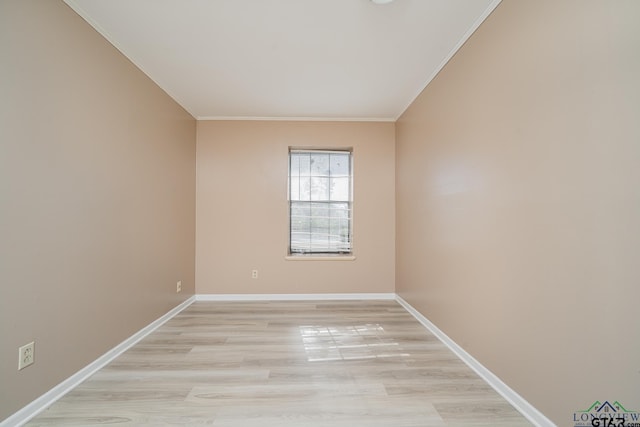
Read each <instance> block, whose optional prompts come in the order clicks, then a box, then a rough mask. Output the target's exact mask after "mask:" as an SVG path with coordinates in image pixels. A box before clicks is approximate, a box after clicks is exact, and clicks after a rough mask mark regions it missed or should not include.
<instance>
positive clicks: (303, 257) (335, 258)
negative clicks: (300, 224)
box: [284, 255, 356, 261]
mask: <svg viewBox="0 0 640 427" xmlns="http://www.w3.org/2000/svg"><path fill="white" fill-rule="evenodd" d="M284 259H286V260H287V261H355V259H356V257H355V256H354V255H287V256H285V257H284Z"/></svg>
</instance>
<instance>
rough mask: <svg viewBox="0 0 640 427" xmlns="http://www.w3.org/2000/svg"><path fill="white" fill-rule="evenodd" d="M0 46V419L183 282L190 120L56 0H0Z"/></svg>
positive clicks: (129, 329)
mask: <svg viewBox="0 0 640 427" xmlns="http://www.w3.org/2000/svg"><path fill="white" fill-rule="evenodd" d="M0 58H1V59H0V271H2V284H1V285H0V420H2V419H4V418H5V417H7V416H8V415H10V414H11V413H13V412H14V411H16V410H18V409H20V408H21V407H22V406H23V405H25V404H27V403H29V402H30V401H31V400H33V399H35V398H36V397H38V396H39V395H41V394H42V393H44V392H46V391H47V390H49V389H50V388H51V387H53V386H54V385H56V384H57V383H59V382H60V381H62V380H64V379H66V378H67V377H68V376H70V375H71V374H73V373H75V372H76V371H78V370H79V369H81V368H82V367H84V366H85V365H86V364H88V363H90V362H92V361H93V360H95V359H96V358H97V357H99V356H100V355H101V354H103V353H104V352H105V351H107V350H109V349H111V348H112V347H114V346H115V345H117V344H118V343H119V342H121V341H122V340H124V339H125V338H127V337H128V336H130V335H131V334H132V333H134V332H136V331H137V330H139V329H140V328H142V327H144V326H146V325H147V324H149V323H150V322H152V321H153V320H155V319H156V318H158V317H159V316H161V315H162V314H164V313H166V312H167V311H168V310H170V309H171V308H172V307H174V306H176V305H177V304H179V303H180V302H181V301H183V300H184V299H185V298H187V297H188V296H189V295H191V294H193V292H194V282H195V280H194V264H195V262H194V260H195V255H194V250H195V236H194V234H195V132H196V126H195V120H194V119H193V118H192V117H191V116H190V115H189V114H187V113H186V112H185V111H184V110H183V109H182V108H180V107H179V106H178V105H177V104H176V103H175V102H173V101H172V100H171V99H170V98H169V97H168V96H167V95H166V94H165V93H164V92H162V91H161V90H160V89H158V87H157V86H155V85H154V84H153V83H152V82H151V81H150V80H149V78H147V77H146V76H145V75H144V74H143V73H142V72H140V71H139V70H138V69H137V68H136V67H134V66H133V65H132V64H131V63H130V62H129V61H127V60H126V59H125V58H124V57H123V56H122V55H121V54H119V53H118V52H117V51H116V50H115V49H114V48H113V46H111V45H110V44H109V43H108V42H107V41H105V40H104V39H103V38H102V37H101V36H100V35H98V34H97V33H96V32H95V31H94V30H93V29H92V28H91V27H90V26H89V25H87V24H86V23H85V22H84V21H83V20H82V19H81V18H80V17H78V16H77V15H76V14H75V13H74V12H73V11H72V10H71V9H69V8H68V7H67V6H66V5H65V4H64V3H62V2H61V1H50V0H40V1H37V0H26V1H25V0H3V1H1V2H0ZM180 279H182V281H183V287H184V292H183V293H182V294H180V295H177V294H176V293H175V287H176V281H177V280H180ZM32 340H35V342H36V347H35V348H36V362H35V364H34V365H32V366H30V367H28V368H26V369H24V370H22V371H18V370H17V349H18V347H19V346H21V345H23V344H26V343H27V342H30V341H32Z"/></svg>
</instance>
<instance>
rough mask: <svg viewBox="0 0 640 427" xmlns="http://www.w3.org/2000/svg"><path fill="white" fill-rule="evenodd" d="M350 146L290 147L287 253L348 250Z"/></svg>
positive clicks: (337, 252)
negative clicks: (331, 148) (322, 148)
mask: <svg viewBox="0 0 640 427" xmlns="http://www.w3.org/2000/svg"><path fill="white" fill-rule="evenodd" d="M351 157H352V153H351V150H350V149H349V150H344V151H338V150H294V149H290V150H289V253H290V254H291V255H298V254H300V255H301V254H319V255H323V254H351V229H352V224H351V218H352V216H351V205H352V201H353V197H352V183H351V181H352V170H351V169H352V167H351V163H352V162H351Z"/></svg>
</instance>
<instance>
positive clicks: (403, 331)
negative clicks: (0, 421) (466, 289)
mask: <svg viewBox="0 0 640 427" xmlns="http://www.w3.org/2000/svg"><path fill="white" fill-rule="evenodd" d="M104 424H110V425H111V424H114V425H153V426H162V425H188V426H202V425H209V426H243V427H245V426H246V427H252V426H259V427H269V426H278V427H281V426H305V427H307V426H310V427H316V426H335V427H369V426H378V427H382V426H384V427H409V426H411V427H413V426H493V427H499V426H509V427H515V426H525V425H527V426H528V425H530V423H528V422H527V420H526V419H525V418H524V417H522V416H521V415H520V414H519V413H518V412H517V411H516V410H515V409H513V407H512V406H510V405H509V404H508V403H507V402H506V401H505V400H504V399H502V398H501V397H500V396H499V395H498V394H497V393H496V392H495V391H493V389H491V388H490V387H489V386H488V385H487V384H486V383H485V382H484V381H483V380H482V379H480V378H479V377H478V376H477V375H476V374H475V373H474V372H473V371H471V369H469V368H468V367H467V366H466V365H465V364H464V363H462V362H461V361H460V360H459V359H457V358H456V356H455V355H454V354H453V353H451V352H450V351H449V350H448V349H447V348H446V347H445V346H444V345H443V344H442V343H440V342H439V341H438V340H437V339H436V338H435V337H434V336H433V335H432V334H431V333H429V332H428V331H427V330H426V329H425V328H424V327H422V325H420V324H419V323H418V322H417V321H416V320H415V319H414V318H413V317H412V316H411V315H410V314H409V313H407V312H406V311H405V310H404V309H403V308H402V307H401V306H400V305H398V304H397V303H396V302H395V301H337V302H336V301H315V302H308V301H305V302H298V301H295V302H291V301H286V302H214V303H212V302H196V303H194V304H192V305H191V306H190V307H189V308H187V309H186V310H184V311H183V312H182V313H180V314H179V315H177V316H176V317H174V318H173V319H172V320H170V321H169V322H167V323H166V324H164V325H163V326H162V327H160V328H159V329H157V330H156V331H155V332H154V333H153V334H151V335H149V336H148V337H147V338H145V339H144V340H142V341H141V342H139V343H138V344H137V345H135V346H134V347H132V348H131V349H130V350H128V351H127V352H125V353H124V354H122V355H121V356H120V357H118V358H117V359H116V360H115V361H114V362H112V363H111V364H109V365H108V366H106V367H105V368H103V369H102V370H100V371H99V372H97V373H96V374H95V375H93V376H92V377H91V378H89V379H88V380H87V381H85V382H84V383H82V384H81V385H79V386H78V387H77V388H75V389H74V390H72V391H71V392H70V393H68V394H67V395H66V396H64V397H63V398H62V399H60V400H59V401H58V402H56V403H55V404H53V405H52V406H51V407H50V408H49V409H47V410H46V411H45V412H43V413H41V414H40V415H39V416H38V417H36V418H34V419H33V420H32V421H31V422H30V423H29V424H27V425H30V426H52V425H55V426H93V425H104Z"/></svg>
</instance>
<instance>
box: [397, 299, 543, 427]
mask: <svg viewBox="0 0 640 427" xmlns="http://www.w3.org/2000/svg"><path fill="white" fill-rule="evenodd" d="M396 301H398V303H399V304H400V305H401V306H403V307H404V308H405V309H406V310H407V311H408V312H409V313H411V315H413V317H415V318H416V319H417V320H418V322H420V323H422V325H423V326H424V327H425V328H427V329H428V330H429V331H430V332H431V333H432V334H433V335H435V336H436V337H437V338H438V339H439V340H440V341H442V343H443V344H444V345H446V346H447V347H449V349H450V350H451V351H453V352H454V353H455V355H456V356H458V357H459V358H460V359H461V360H462V361H463V362H464V363H466V364H467V365H468V366H469V367H470V368H471V369H473V370H474V371H475V373H476V374H478V375H479V376H480V377H481V378H482V379H483V380H485V381H486V382H487V383H488V384H489V385H490V386H491V387H492V388H493V389H494V390H495V391H497V392H498V393H499V394H500V396H502V397H504V398H505V400H507V402H509V403H510V404H511V405H513V407H514V408H516V409H517V410H518V411H519V412H520V413H521V414H522V415H524V416H525V417H526V418H527V419H528V420H529V421H531V422H532V423H533V424H534V425H536V426H538V427H556V425H555V424H554V423H553V422H552V421H551V420H550V419H548V418H547V417H545V416H544V414H542V412H540V411H538V410H537V409H536V408H535V407H534V406H533V405H531V404H530V403H529V402H527V401H526V400H525V399H524V398H523V397H522V396H520V395H519V394H518V393H516V392H515V391H514V390H513V389H511V388H510V387H509V386H508V385H506V384H505V383H504V382H502V380H501V379H500V378H498V377H497V376H496V375H495V374H494V373H493V372H491V371H490V370H488V369H487V368H485V367H484V366H483V365H482V364H481V363H480V362H478V361H477V360H476V359H475V358H474V357H473V356H471V355H470V354H469V353H467V352H466V351H465V350H464V349H463V348H462V347H460V346H459V345H458V344H456V342H455V341H453V340H452V339H451V338H449V337H448V336H447V334H445V333H444V332H442V331H441V330H440V329H439V328H438V327H437V326H436V325H434V324H433V323H431V321H430V320H429V319H427V318H426V317H425V316H423V315H422V314H421V313H420V312H419V311H418V310H416V309H415V308H413V307H412V306H411V304H409V303H408V302H406V301H405V300H404V299H402V297H400V296H399V295H396Z"/></svg>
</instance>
